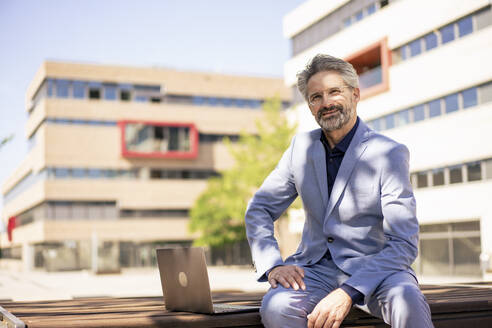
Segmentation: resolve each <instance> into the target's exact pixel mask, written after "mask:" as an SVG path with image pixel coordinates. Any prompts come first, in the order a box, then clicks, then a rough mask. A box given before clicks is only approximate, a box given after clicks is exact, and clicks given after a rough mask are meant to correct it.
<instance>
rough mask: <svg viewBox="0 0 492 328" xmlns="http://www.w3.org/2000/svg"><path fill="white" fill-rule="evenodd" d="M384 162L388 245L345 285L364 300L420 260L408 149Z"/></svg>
mask: <svg viewBox="0 0 492 328" xmlns="http://www.w3.org/2000/svg"><path fill="white" fill-rule="evenodd" d="M382 160H383V165H382V171H381V175H380V184H381V195H380V197H381V210H382V216H383V230H384V236H385V238H386V240H385V244H384V247H383V248H382V250H381V251H380V252H379V253H377V254H375V255H374V256H373V257H372V258H371V259H370V260H369V261H367V262H366V263H365V265H363V266H362V267H361V268H360V269H358V270H357V271H356V272H355V273H354V274H353V275H352V276H351V277H350V278H349V279H348V280H347V281H346V282H345V284H347V285H349V286H351V287H353V288H355V289H357V290H359V291H360V292H362V293H363V294H364V295H365V296H368V295H370V294H372V293H373V291H374V290H375V289H376V287H377V286H378V285H379V284H380V283H381V282H382V281H383V280H384V279H385V278H386V277H388V276H389V275H391V274H392V273H395V272H398V271H405V270H408V269H409V268H410V266H411V264H412V263H413V261H414V260H415V258H416V257H417V249H418V233H419V225H418V221H417V217H416V205H415V198H414V195H413V191H412V186H411V184H410V178H409V171H408V169H409V165H408V160H409V152H408V149H407V148H406V147H405V146H404V145H398V146H396V147H394V148H392V149H391V150H390V151H389V153H388V155H387V156H385V157H384V158H383V159H382Z"/></svg>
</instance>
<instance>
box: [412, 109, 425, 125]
mask: <svg viewBox="0 0 492 328" xmlns="http://www.w3.org/2000/svg"><path fill="white" fill-rule="evenodd" d="M424 119H425V106H424V105H418V106H415V107H414V108H413V121H414V122H418V121H422V120H424Z"/></svg>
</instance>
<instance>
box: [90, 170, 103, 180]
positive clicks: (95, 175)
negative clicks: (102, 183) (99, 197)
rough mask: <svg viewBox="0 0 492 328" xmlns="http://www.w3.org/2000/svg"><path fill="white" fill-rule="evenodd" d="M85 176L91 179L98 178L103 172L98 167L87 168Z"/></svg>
mask: <svg viewBox="0 0 492 328" xmlns="http://www.w3.org/2000/svg"><path fill="white" fill-rule="evenodd" d="M87 173H88V174H87V176H88V177H89V178H91V179H99V178H101V177H103V172H102V171H101V170H100V169H89V170H88V172H87Z"/></svg>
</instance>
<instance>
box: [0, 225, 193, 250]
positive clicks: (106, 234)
mask: <svg viewBox="0 0 492 328" xmlns="http://www.w3.org/2000/svg"><path fill="white" fill-rule="evenodd" d="M188 222H189V220H188V219H183V218H166V219H151V218H140V219H125V220H118V221H112V220H107V221H96V220H93V221H89V220H57V221H38V222H33V223H30V224H27V225H25V226H21V227H18V228H16V229H14V231H13V234H12V240H13V242H9V241H7V240H6V238H4V239H3V240H2V246H7V247H10V246H14V247H15V246H20V245H23V244H24V243H30V244H33V243H39V242H43V241H50V242H61V241H64V240H89V239H91V238H92V235H93V233H96V234H97V238H98V239H99V240H112V241H128V240H131V241H135V242H144V241H157V240H168V241H179V240H190V239H193V238H195V237H196V235H194V234H191V233H190V232H189V231H188Z"/></svg>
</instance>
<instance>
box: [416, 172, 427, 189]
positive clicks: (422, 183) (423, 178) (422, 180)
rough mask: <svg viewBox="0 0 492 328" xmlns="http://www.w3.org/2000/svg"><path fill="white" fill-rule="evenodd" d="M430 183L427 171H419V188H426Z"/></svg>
mask: <svg viewBox="0 0 492 328" xmlns="http://www.w3.org/2000/svg"><path fill="white" fill-rule="evenodd" d="M428 185H429V183H428V182H427V172H418V173H417V188H425V187H427V186H428Z"/></svg>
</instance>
